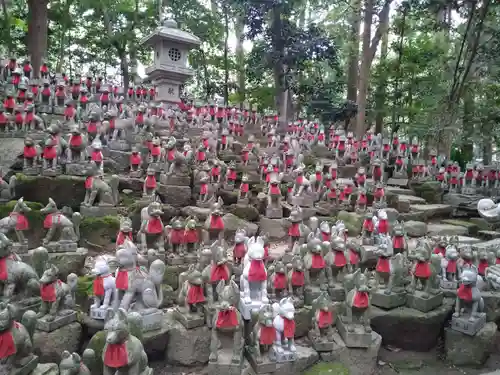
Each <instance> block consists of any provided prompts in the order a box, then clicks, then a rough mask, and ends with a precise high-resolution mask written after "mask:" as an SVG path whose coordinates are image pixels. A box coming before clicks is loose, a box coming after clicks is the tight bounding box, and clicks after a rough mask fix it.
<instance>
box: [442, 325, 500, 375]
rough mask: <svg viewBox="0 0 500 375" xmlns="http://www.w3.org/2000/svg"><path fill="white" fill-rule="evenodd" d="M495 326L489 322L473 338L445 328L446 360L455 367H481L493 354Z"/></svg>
mask: <svg viewBox="0 0 500 375" xmlns="http://www.w3.org/2000/svg"><path fill="white" fill-rule="evenodd" d="M496 332H497V325H496V324H495V323H493V322H489V323H487V324H486V325H484V326H483V327H482V328H481V329H480V330H479V331H478V332H477V334H476V335H475V336H470V335H466V334H463V333H461V332H458V331H456V330H454V329H452V328H445V331H444V344H445V345H444V346H445V353H446V359H447V360H448V361H449V362H450V363H451V364H453V365H455V366H474V367H480V366H482V365H483V364H484V363H485V362H486V360H487V359H488V357H489V355H490V353H492V352H493V350H494V346H495V336H496Z"/></svg>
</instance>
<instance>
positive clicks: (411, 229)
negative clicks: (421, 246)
mask: <svg viewBox="0 0 500 375" xmlns="http://www.w3.org/2000/svg"><path fill="white" fill-rule="evenodd" d="M405 230H406V234H407V235H408V236H409V237H423V236H425V235H426V233H427V224H426V223H424V222H422V221H414V220H410V221H407V222H405Z"/></svg>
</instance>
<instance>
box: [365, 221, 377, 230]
mask: <svg viewBox="0 0 500 375" xmlns="http://www.w3.org/2000/svg"><path fill="white" fill-rule="evenodd" d="M363 229H364V230H366V231H368V232H373V230H374V229H375V228H374V226H373V221H372V220H371V219H365V220H364V221H363Z"/></svg>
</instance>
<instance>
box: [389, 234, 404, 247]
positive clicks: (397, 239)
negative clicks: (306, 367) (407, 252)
mask: <svg viewBox="0 0 500 375" xmlns="http://www.w3.org/2000/svg"><path fill="white" fill-rule="evenodd" d="M392 247H393V248H394V249H404V247H405V243H404V237H403V236H394V237H393V238H392Z"/></svg>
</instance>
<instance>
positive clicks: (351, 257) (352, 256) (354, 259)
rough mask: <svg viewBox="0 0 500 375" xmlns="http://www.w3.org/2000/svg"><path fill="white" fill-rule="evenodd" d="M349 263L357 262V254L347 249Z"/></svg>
mask: <svg viewBox="0 0 500 375" xmlns="http://www.w3.org/2000/svg"><path fill="white" fill-rule="evenodd" d="M349 263H351V264H358V263H359V254H358V253H357V252H355V251H354V250H349Z"/></svg>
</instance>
